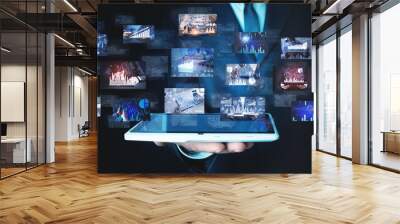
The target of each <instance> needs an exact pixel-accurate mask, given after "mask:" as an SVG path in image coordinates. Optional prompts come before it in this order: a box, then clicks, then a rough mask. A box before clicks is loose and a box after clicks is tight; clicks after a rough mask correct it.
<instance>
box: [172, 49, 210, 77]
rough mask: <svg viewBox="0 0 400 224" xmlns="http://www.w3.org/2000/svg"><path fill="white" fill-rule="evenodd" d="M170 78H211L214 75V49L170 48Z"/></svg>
mask: <svg viewBox="0 0 400 224" xmlns="http://www.w3.org/2000/svg"><path fill="white" fill-rule="evenodd" d="M171 69H172V77H212V76H213V73H214V49H212V48H172V49H171Z"/></svg>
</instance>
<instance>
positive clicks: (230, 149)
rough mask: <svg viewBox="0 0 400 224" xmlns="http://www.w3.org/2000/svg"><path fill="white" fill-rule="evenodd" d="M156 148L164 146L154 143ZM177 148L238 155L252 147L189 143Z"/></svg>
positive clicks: (231, 143) (234, 143) (242, 143)
mask: <svg viewBox="0 0 400 224" xmlns="http://www.w3.org/2000/svg"><path fill="white" fill-rule="evenodd" d="M154 143H155V144H156V145H157V146H160V147H161V146H164V143H162V142H154ZM177 144H178V145H179V146H181V147H183V148H185V149H186V150H189V151H193V152H209V153H216V154H223V153H239V152H244V151H246V150H247V149H250V148H251V147H253V145H254V143H252V142H228V143H220V142H190V143H177Z"/></svg>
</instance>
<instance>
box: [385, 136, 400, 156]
mask: <svg viewBox="0 0 400 224" xmlns="http://www.w3.org/2000/svg"><path fill="white" fill-rule="evenodd" d="M382 134H383V152H392V153H396V154H400V131H383V132H382Z"/></svg>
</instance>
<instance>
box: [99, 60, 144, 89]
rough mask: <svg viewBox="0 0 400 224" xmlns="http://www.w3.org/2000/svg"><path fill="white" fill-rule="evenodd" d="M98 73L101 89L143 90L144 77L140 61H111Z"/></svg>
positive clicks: (142, 64) (142, 65)
mask: <svg viewBox="0 0 400 224" xmlns="http://www.w3.org/2000/svg"><path fill="white" fill-rule="evenodd" d="M103 65H104V67H103V68H102V69H101V71H100V75H101V76H102V77H101V78H102V87H103V88H110V89H112V88H117V89H118V88H126V89H145V88H146V76H145V69H144V67H145V66H144V63H143V62H141V61H133V62H128V61H113V62H109V63H104V64H103Z"/></svg>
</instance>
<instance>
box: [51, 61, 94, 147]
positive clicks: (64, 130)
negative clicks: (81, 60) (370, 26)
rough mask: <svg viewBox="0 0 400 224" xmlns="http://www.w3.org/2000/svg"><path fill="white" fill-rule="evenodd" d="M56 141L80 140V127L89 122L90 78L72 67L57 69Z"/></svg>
mask: <svg viewBox="0 0 400 224" xmlns="http://www.w3.org/2000/svg"><path fill="white" fill-rule="evenodd" d="M55 85H56V91H55V125H56V133H55V140H56V141H70V140H74V139H77V138H79V133H78V125H83V124H84V122H85V121H88V119H89V115H88V105H89V103H88V78H87V77H86V76H84V74H83V73H82V72H80V71H79V70H77V69H76V68H72V67H56V84H55Z"/></svg>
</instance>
